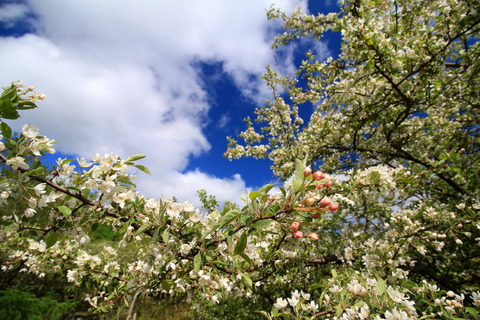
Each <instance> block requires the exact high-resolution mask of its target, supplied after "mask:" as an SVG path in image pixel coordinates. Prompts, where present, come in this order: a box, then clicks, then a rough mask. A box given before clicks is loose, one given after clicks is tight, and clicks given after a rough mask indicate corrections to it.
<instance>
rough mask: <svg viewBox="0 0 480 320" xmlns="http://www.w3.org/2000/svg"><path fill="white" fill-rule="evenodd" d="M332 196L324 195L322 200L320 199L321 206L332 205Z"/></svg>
mask: <svg viewBox="0 0 480 320" xmlns="http://www.w3.org/2000/svg"><path fill="white" fill-rule="evenodd" d="M330 203H331V202H330V198H329V197H324V198H323V199H322V200H321V201H320V206H321V207H328V206H329V205H330Z"/></svg>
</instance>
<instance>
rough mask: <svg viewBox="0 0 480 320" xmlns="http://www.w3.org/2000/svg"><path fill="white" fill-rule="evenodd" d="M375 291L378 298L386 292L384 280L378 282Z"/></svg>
mask: <svg viewBox="0 0 480 320" xmlns="http://www.w3.org/2000/svg"><path fill="white" fill-rule="evenodd" d="M375 289H376V291H377V295H378V296H381V295H383V294H384V293H385V292H386V291H387V284H386V283H385V280H383V279H380V280H378V282H377V286H376V288H375Z"/></svg>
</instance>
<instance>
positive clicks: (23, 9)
mask: <svg viewBox="0 0 480 320" xmlns="http://www.w3.org/2000/svg"><path fill="white" fill-rule="evenodd" d="M27 13H28V7H27V6H25V5H23V4H16V3H9V4H6V5H4V6H3V7H2V10H0V23H5V25H6V27H12V26H13V25H14V24H15V21H17V20H18V19H22V18H24V17H25V16H26V15H27Z"/></svg>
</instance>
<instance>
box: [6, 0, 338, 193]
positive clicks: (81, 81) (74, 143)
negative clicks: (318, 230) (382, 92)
mask: <svg viewBox="0 0 480 320" xmlns="http://www.w3.org/2000/svg"><path fill="white" fill-rule="evenodd" d="M274 2H275V6H276V7H279V8H282V9H284V10H285V11H287V12H291V11H293V10H295V9H296V8H298V7H302V8H303V9H304V10H309V11H310V12H311V13H316V12H319V11H321V12H325V13H326V12H330V11H336V10H337V8H336V6H335V4H334V2H333V1H332V2H329V1H320V0H316V1H315V0H310V1H306V0H277V1H274ZM271 3H272V1H271V0H244V1H233V0H232V1H230V0H198V1H194V2H192V1H187V0H180V1H175V2H172V1H169V0H139V1H130V0H103V1H97V0H71V1H64V0H42V1H38V0H25V1H3V2H0V83H1V85H2V86H5V85H8V84H9V83H10V82H11V81H13V80H23V81H24V83H25V84H27V85H34V86H36V88H37V91H39V92H42V93H46V94H47V96H48V99H47V100H46V101H44V102H41V103H40V104H39V108H38V109H36V110H34V111H29V112H25V113H24V114H23V115H22V118H21V119H20V121H17V122H15V123H10V124H11V126H12V127H14V128H16V129H17V130H18V129H19V128H20V126H21V125H22V124H24V123H27V122H28V123H32V124H34V125H37V126H38V127H39V128H40V133H41V134H43V135H46V136H48V137H49V138H52V139H55V140H56V141H57V145H56V149H57V151H58V152H59V153H57V154H56V156H65V155H71V156H73V157H85V158H87V159H88V158H90V157H91V156H93V155H95V153H101V154H103V153H108V152H114V153H116V154H119V155H120V156H122V157H127V156H129V155H132V154H138V153H143V154H146V155H147V158H146V159H145V160H143V162H142V164H144V165H146V166H147V167H149V169H150V170H151V172H152V176H146V175H144V174H142V173H140V174H139V177H138V183H137V184H138V187H139V189H140V191H141V192H142V193H144V194H146V195H148V196H151V197H158V196H160V195H164V196H175V197H176V198H178V199H179V200H182V201H183V200H191V201H194V202H195V192H196V190H198V189H200V188H203V189H206V190H207V191H208V192H209V193H210V194H213V195H216V196H217V197H218V199H219V200H220V201H224V200H231V201H238V198H239V195H240V194H241V193H242V192H243V191H244V190H246V189H249V188H258V187H260V186H261V185H263V184H266V183H271V182H274V181H275V177H274V176H273V175H272V174H271V171H270V169H269V166H270V163H269V162H268V161H267V160H265V161H260V160H254V159H242V160H235V161H232V162H231V161H228V160H227V159H225V158H223V157H222V155H223V153H224V152H225V149H226V146H227V141H226V136H236V135H237V134H238V133H239V132H240V131H241V130H242V129H243V128H244V124H243V122H242V119H243V118H245V117H246V116H249V115H252V112H253V110H254V109H255V107H261V106H263V105H264V103H263V101H264V100H265V99H267V98H269V92H268V90H267V89H266V87H265V85H264V84H263V83H262V81H261V80H260V77H261V75H262V73H263V72H264V71H265V67H266V66H267V65H272V66H273V67H274V68H275V69H276V70H278V71H279V72H281V73H287V74H291V73H292V72H294V70H295V69H294V68H295V66H298V63H299V62H300V61H301V59H302V58H303V53H304V51H305V48H306V47H313V48H315V49H316V51H317V52H318V53H319V54H320V55H321V56H325V57H327V56H329V55H333V56H334V55H336V54H338V52H337V50H338V49H337V48H338V45H339V44H338V39H336V38H333V37H328V38H326V39H324V40H322V41H321V42H317V43H313V42H311V41H310V42H308V41H307V42H305V41H304V42H302V43H299V44H297V45H296V46H290V47H288V48H285V49H282V50H281V51H279V52H275V51H273V50H271V43H272V40H273V36H274V35H275V34H276V33H277V32H278V31H280V30H279V24H278V22H272V21H270V22H269V21H267V19H266V15H265V10H266V9H267V8H269V6H270V4H271ZM307 113H308V112H307Z"/></svg>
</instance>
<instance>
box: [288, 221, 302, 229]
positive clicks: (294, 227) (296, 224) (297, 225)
mask: <svg viewBox="0 0 480 320" xmlns="http://www.w3.org/2000/svg"><path fill="white" fill-rule="evenodd" d="M290 227H291V228H292V230H293V231H298V227H300V222H298V221H293V222H292V225H291V226H290Z"/></svg>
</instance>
